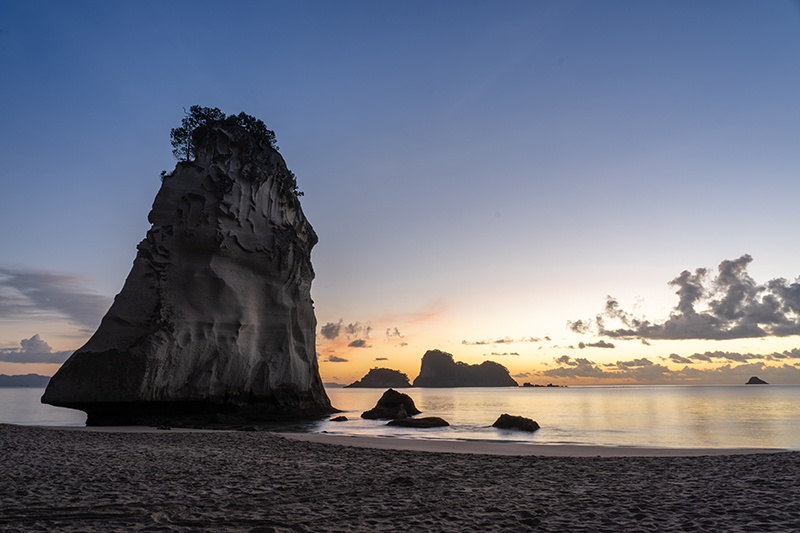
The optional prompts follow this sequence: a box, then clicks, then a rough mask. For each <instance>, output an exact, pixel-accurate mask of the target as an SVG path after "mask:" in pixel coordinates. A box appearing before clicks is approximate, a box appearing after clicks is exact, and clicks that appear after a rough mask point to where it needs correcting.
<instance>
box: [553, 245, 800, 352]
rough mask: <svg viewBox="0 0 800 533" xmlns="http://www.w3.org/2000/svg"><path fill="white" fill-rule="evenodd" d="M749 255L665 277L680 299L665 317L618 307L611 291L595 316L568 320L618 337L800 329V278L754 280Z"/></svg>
mask: <svg viewBox="0 0 800 533" xmlns="http://www.w3.org/2000/svg"><path fill="white" fill-rule="evenodd" d="M752 261H753V258H752V257H751V256H750V255H748V254H745V255H743V256H741V257H739V258H738V259H733V260H728V259H726V260H724V261H722V262H721V263H720V264H719V266H718V268H717V274H716V276H714V277H713V278H712V277H710V274H709V270H708V269H706V268H698V269H695V271H694V272H690V271H688V270H685V271H683V272H681V273H680V274H679V275H678V276H677V277H675V278H674V279H673V280H671V281H670V282H669V285H670V286H672V287H675V288H676V289H677V290H676V291H675V294H676V295H677V296H678V303H677V305H676V306H675V308H674V309H673V311H672V313H671V314H670V316H669V318H667V319H666V320H665V321H663V322H651V321H650V320H648V319H646V318H644V317H637V316H635V315H634V314H632V313H630V312H628V311H625V310H624V309H622V308H621V306H620V304H619V302H618V301H617V300H616V298H614V297H612V296H609V297H608V298H607V299H606V306H605V309H604V310H603V312H602V313H599V314H598V315H597V316H596V317H595V318H594V320H585V319H581V320H572V321H569V322H567V328H568V329H569V330H571V331H573V332H575V333H582V334H585V333H590V332H592V331H596V332H597V333H598V334H599V335H601V336H606V337H612V338H619V339H634V338H639V339H650V340H653V339H710V340H721V339H740V338H751V337H767V336H776V337H784V336H789V335H800V278H798V279H797V280H795V281H794V282H789V281H787V280H786V279H784V278H776V279H773V280H770V281H768V282H766V283H757V282H756V281H754V280H753V279H752V278H751V277H750V275H749V274H748V273H747V267H748V265H749V264H750V263H751V262H752Z"/></svg>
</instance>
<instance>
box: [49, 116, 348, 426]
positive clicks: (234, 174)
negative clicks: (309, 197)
mask: <svg viewBox="0 0 800 533" xmlns="http://www.w3.org/2000/svg"><path fill="white" fill-rule="evenodd" d="M262 125H263V124H262ZM197 139H198V137H197V136H195V140H197ZM200 139H201V140H200V141H198V144H197V146H196V157H195V160H194V161H185V162H180V163H178V165H177V166H176V168H175V170H174V171H173V173H172V174H167V175H165V176H164V179H163V183H162V185H161V189H160V190H159V192H158V195H157V196H156V199H155V202H154V203H153V208H152V211H151V212H150V215H149V217H148V219H149V221H150V222H151V223H152V227H151V229H150V230H149V231H148V232H147V236H146V237H145V239H144V240H143V241H142V242H141V243H140V244H139V246H138V253H137V256H136V259H135V260H134V263H133V267H132V269H131V272H130V274H129V275H128V278H127V279H126V281H125V285H124V286H123V288H122V291H121V292H120V293H119V294H118V295H117V297H116V298H115V300H114V303H113V305H112V306H111V308H110V309H109V311H108V313H107V314H106V315H105V317H104V318H103V320H102V323H101V324H100V327H99V328H98V330H97V331H96V332H95V334H94V335H93V336H92V337H91V338H90V339H89V341H88V342H87V343H86V344H85V345H84V346H83V347H81V348H80V349H79V350H77V351H76V352H75V353H74V354H73V355H72V357H70V358H69V360H68V361H67V362H66V363H64V365H63V366H62V367H61V369H60V370H59V371H58V372H57V373H56V375H55V376H53V378H52V380H51V381H50V384H49V386H48V387H47V390H46V391H45V394H44V396H43V398H42V401H43V402H44V403H49V404H52V405H57V406H62V407H70V408H74V409H80V410H83V411H85V412H86V413H87V414H88V420H87V424H88V425H109V424H167V425H170V424H171V425H198V424H200V425H202V424H205V423H209V422H210V423H214V422H218V423H229V422H241V421H243V420H244V421H249V422H255V421H268V420H273V419H285V418H296V417H307V416H318V415H323V414H327V413H330V412H333V411H334V410H333V409H332V408H331V404H330V400H329V399H328V397H327V395H326V394H325V390H324V388H323V386H322V381H321V379H320V376H319V370H318V366H317V357H316V346H315V344H316V343H315V334H316V318H315V316H314V307H313V302H312V300H311V296H310V290H311V281H312V279H313V278H314V270H313V268H312V266H311V248H312V247H313V246H314V245H315V244H316V242H317V235H316V234H315V232H314V230H313V228H312V227H311V224H310V223H309V222H308V220H307V219H306V217H305V215H304V214H303V211H302V209H301V208H300V203H299V201H298V198H297V195H296V191H295V189H294V186H293V185H294V175H293V174H292V173H291V172H290V171H289V170H288V169H287V167H286V164H285V162H284V160H283V158H282V157H281V155H280V154H279V153H278V152H277V151H276V150H275V149H274V148H273V147H272V146H270V145H269V143H266V142H264V141H263V140H260V139H259V138H258V137H256V136H255V135H253V134H252V133H250V132H249V131H248V130H246V129H244V128H243V127H241V126H239V125H236V124H231V123H230V122H225V121H216V122H213V123H212V124H211V125H210V126H209V127H208V128H207V129H206V130H205V131H204V132H203V135H202V137H201V138H200Z"/></svg>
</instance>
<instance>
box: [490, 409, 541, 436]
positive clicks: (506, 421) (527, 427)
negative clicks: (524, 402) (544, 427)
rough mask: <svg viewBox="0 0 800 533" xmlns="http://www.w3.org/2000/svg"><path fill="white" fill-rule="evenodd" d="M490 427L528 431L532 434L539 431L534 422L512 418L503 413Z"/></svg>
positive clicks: (528, 419) (518, 417) (516, 417)
mask: <svg viewBox="0 0 800 533" xmlns="http://www.w3.org/2000/svg"><path fill="white" fill-rule="evenodd" d="M492 427H495V428H498V429H517V430H519V431H528V432H531V433H532V432H534V431H536V430H537V429H539V424H538V423H537V422H536V421H535V420H531V419H530V418H525V417H524V416H514V415H509V414H505V413H504V414H502V415H500V417H499V418H498V419H497V420H495V422H494V424H492Z"/></svg>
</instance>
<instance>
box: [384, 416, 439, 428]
mask: <svg viewBox="0 0 800 533" xmlns="http://www.w3.org/2000/svg"><path fill="white" fill-rule="evenodd" d="M386 425H387V426H400V427H404V428H440V427H444V426H449V425H450V424H449V423H448V422H447V420H445V419H444V418H439V417H438V416H426V417H423V418H400V419H398V420H390V421H389V423H388V424H386Z"/></svg>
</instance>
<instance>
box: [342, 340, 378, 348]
mask: <svg viewBox="0 0 800 533" xmlns="http://www.w3.org/2000/svg"><path fill="white" fill-rule="evenodd" d="M347 346H348V347H350V348H372V345H367V341H366V340H364V339H356V340H354V341H352V342H351V343H350V344H348V345H347Z"/></svg>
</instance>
